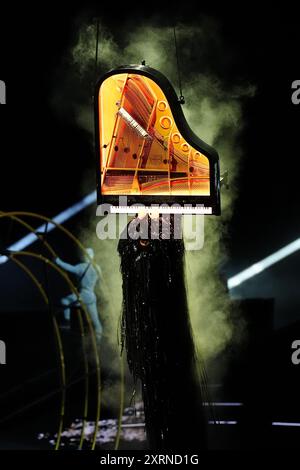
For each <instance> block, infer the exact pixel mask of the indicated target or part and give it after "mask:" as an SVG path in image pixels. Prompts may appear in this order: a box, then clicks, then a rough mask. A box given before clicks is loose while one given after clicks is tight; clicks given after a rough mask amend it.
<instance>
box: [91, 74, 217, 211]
mask: <svg viewBox="0 0 300 470" xmlns="http://www.w3.org/2000/svg"><path fill="white" fill-rule="evenodd" d="M95 123H96V129H95V135H96V153H97V155H96V156H97V178H98V181H97V185H98V186H97V194H98V204H103V203H107V204H110V205H111V212H134V211H135V209H136V207H135V205H137V204H143V205H144V206H146V208H148V209H150V207H151V206H153V205H161V204H163V205H164V206H163V207H160V209H159V212H162V213H163V212H167V213H176V212H179V213H183V214H184V213H198V214H199V213H200V214H215V215H219V214H220V173H219V157H218V153H217V152H216V150H214V149H213V148H212V147H210V146H209V145H208V144H206V143H205V142H203V141H202V140H201V139H200V138H199V137H197V136H196V135H195V134H194V132H193V131H192V130H191V129H190V127H189V126H188V124H187V122H186V120H185V117H184V115H183V112H182V109H181V105H180V103H179V101H178V98H177V95H176V93H175V91H174V89H173V87H172V85H171V84H170V82H169V81H168V80H167V79H166V77H165V76H164V75H162V74H161V73H160V72H158V71H157V70H154V69H152V68H150V67H148V66H144V65H129V66H124V67H119V68H117V69H114V70H111V71H109V72H108V73H106V74H105V75H103V76H102V77H101V78H100V80H99V81H98V83H97V85H96V93H95ZM120 196H122V198H121V199H120ZM120 200H121V201H122V202H120ZM124 201H126V203H124ZM132 206H133V207H132Z"/></svg>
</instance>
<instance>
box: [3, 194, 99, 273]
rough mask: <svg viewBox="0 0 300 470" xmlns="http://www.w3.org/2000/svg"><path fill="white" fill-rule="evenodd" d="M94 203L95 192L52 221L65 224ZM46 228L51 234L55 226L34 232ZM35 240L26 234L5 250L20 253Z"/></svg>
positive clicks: (51, 225) (36, 238)
mask: <svg viewBox="0 0 300 470" xmlns="http://www.w3.org/2000/svg"><path fill="white" fill-rule="evenodd" d="M95 202H96V191H93V192H91V193H90V194H88V195H87V196H85V197H84V198H83V199H81V201H79V202H77V203H76V204H73V205H72V206H71V207H69V208H68V209H65V210H64V211H62V212H60V213H59V214H58V215H56V216H55V217H53V219H52V220H53V221H54V222H56V223H57V224H63V223H64V222H67V221H68V220H69V219H71V218H72V217H74V215H76V214H78V213H79V212H81V211H82V210H83V209H85V208H86V207H88V206H90V205H91V204H94V203H95ZM46 228H47V233H48V232H51V231H52V230H53V229H55V228H56V226H55V225H54V224H52V223H49V224H43V225H40V226H39V227H38V228H37V229H36V232H39V233H43V232H45V231H46ZM37 240H38V236H37V235H35V234H34V233H28V234H27V235H25V237H23V238H21V239H20V240H18V241H17V242H15V243H13V244H12V245H10V246H9V247H8V248H7V249H8V250H9V251H21V250H24V248H27V247H28V246H29V245H31V244H32V243H34V242H35V241H37ZM8 259H9V258H8V257H7V256H0V264H3V263H5V262H6V261H7V260H8Z"/></svg>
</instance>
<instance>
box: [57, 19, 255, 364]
mask: <svg viewBox="0 0 300 470" xmlns="http://www.w3.org/2000/svg"><path fill="white" fill-rule="evenodd" d="M176 30H177V41H178V46H179V52H180V68H181V75H182V84H183V94H184V96H185V101H186V104H185V105H184V106H183V111H184V114H185V117H186V119H187V122H188V123H189V125H190V127H191V128H192V129H193V131H194V132H195V133H196V134H197V135H199V137H201V138H202V139H203V140H205V141H206V142H207V143H209V144H210V145H212V146H214V147H215V148H216V149H217V150H218V152H219V155H220V164H221V173H222V172H224V171H225V170H228V172H229V182H230V187H229V189H228V190H226V189H224V190H223V191H222V215H221V217H210V216H206V217H205V242H204V248H203V249H202V250H200V251H191V252H187V254H186V277H187V290H188V300H189V308H190V315H191V322H192V327H193V331H194V336H195V339H196V343H197V346H198V347H199V349H200V350H201V352H202V355H203V356H204V358H205V359H210V358H212V357H214V356H215V355H216V354H217V353H219V352H221V351H222V350H223V349H224V348H225V346H226V345H227V344H228V343H229V342H230V341H231V340H232V338H233V331H234V329H235V328H236V325H233V323H232V321H231V319H230V309H231V303H230V299H229V296H228V293H227V291H226V286H225V283H224V281H223V280H222V278H221V277H220V269H221V268H222V265H223V264H224V262H225V261H226V256H227V255H226V235H227V227H228V225H229V222H230V218H231V216H232V212H233V210H234V201H235V199H236V197H237V196H238V172H239V166H240V161H241V157H242V151H241V149H240V147H239V135H240V133H241V131H242V128H243V124H244V122H243V105H244V103H245V102H246V101H247V99H249V98H250V97H251V96H253V94H254V93H255V89H254V87H253V86H252V85H250V84H248V83H242V84H241V82H240V79H239V80H238V79H237V82H236V83H232V82H231V83H229V84H228V80H227V78H226V77H225V76H223V75H222V67H224V69H225V68H226V67H225V66H226V57H227V56H228V57H231V56H232V51H229V50H228V49H226V41H225V40H224V38H223V37H222V34H221V33H220V28H219V25H218V23H216V22H214V21H213V20H211V19H207V18H203V21H202V22H201V24H200V25H199V26H189V25H186V24H185V25H183V24H178V25H177V28H176ZM120 37H121V39H120ZM95 38H96V25H95V24H84V25H82V27H81V29H80V30H79V31H78V35H77V39H76V43H75V44H74V47H73V48H72V50H71V51H70V53H69V55H68V67H69V71H70V72H71V74H72V79H71V81H72V83H73V87H74V90H75V92H74V93H73V96H72V100H70V101H71V103H70V106H71V107H72V111H73V115H74V114H75V116H76V119H77V123H78V124H79V125H80V126H81V127H83V128H84V129H86V130H87V131H88V132H89V133H90V135H91V137H92V136H93V120H94V116H93V107H92V105H91V99H90V96H91V95H90V94H91V89H88V87H87V86H86V84H88V83H91V84H92V83H93V82H94V81H95ZM116 38H118V39H116ZM142 60H146V63H147V65H150V66H151V67H153V68H157V69H159V70H160V71H161V72H162V73H163V74H165V75H166V76H167V77H168V79H169V80H170V81H171V83H172V84H173V86H174V87H175V89H177V91H178V93H179V90H178V88H177V84H178V75H177V63H176V57H175V50H174V36H173V28H170V27H158V26H155V25H154V24H150V23H148V24H143V25H142V26H138V27H136V28H135V29H131V30H130V31H129V32H127V31H124V32H123V34H121V33H120V31H119V32H118V34H114V31H109V30H108V29H107V28H106V27H105V25H103V24H102V25H101V24H100V32H99V52H98V62H99V63H98V68H97V75H98V76H100V75H101V73H103V72H105V71H107V70H109V69H110V68H112V67H116V66H120V65H122V64H134V63H135V64H137V63H141V61H142ZM231 60H232V59H231ZM62 88H63V85H62V87H61V90H62ZM83 88H84V89H85V91H84V92H83V91H82V89H83ZM77 90H78V93H77ZM56 102H57V99H54V101H53V103H54V104H55V103H56ZM91 143H92V144H93V139H92V138H91ZM83 184H85V182H84V181H83ZM90 189H93V188H90ZM97 222H98V220H96V217H95V216H93V217H92V220H91V222H90V227H89V230H85V231H84V232H83V233H81V234H80V236H81V240H82V241H83V243H84V244H85V245H86V246H92V247H93V248H94V249H95V252H96V253H97V260H98V261H99V264H100V265H101V268H102V271H103V275H104V279H105V288H106V289H105V290H106V292H107V293H108V295H109V298H110V308H109V309H108V310H107V312H106V311H102V312H101V316H102V317H103V318H104V320H105V325H106V328H107V330H106V332H107V334H108V337H109V339H110V341H111V344H116V331H117V326H118V319H119V315H120V311H121V300H122V294H121V277H120V273H119V259H118V255H117V241H115V240H106V241H100V240H98V239H97V238H96V224H97ZM106 295H107V294H106ZM235 336H236V335H235Z"/></svg>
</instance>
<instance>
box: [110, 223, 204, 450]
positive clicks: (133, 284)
mask: <svg viewBox="0 0 300 470" xmlns="http://www.w3.org/2000/svg"><path fill="white" fill-rule="evenodd" d="M146 217H147V218H148V226H149V227H151V219H150V217H149V216H146ZM168 217H169V219H168V218H167V217H165V216H160V217H159V224H156V230H157V233H156V234H153V229H152V232H151V234H150V232H149V233H148V234H147V235H148V236H147V237H145V236H144V235H142V238H138V239H133V238H131V237H130V233H129V232H130V223H131V222H130V223H129V224H128V225H127V228H126V229H125V232H124V233H123V234H122V236H121V238H120V241H119V245H118V251H119V254H120V256H121V272H122V278H123V316H122V328H121V331H122V338H121V339H122V346H123V345H125V346H126V350H127V361H128V365H129V369H130V371H131V373H132V374H133V376H134V379H135V380H136V379H140V380H141V384H142V396H143V401H144V411H145V423H146V432H147V438H148V441H149V445H150V448H151V449H160V450H172V451H176V450H182V451H184V450H185V451H187V450H189V451H191V450H200V449H204V448H205V447H206V426H205V417H204V409H203V406H202V405H203V399H202V393H201V387H200V382H199V380H198V376H197V374H196V359H195V350H194V343H193V338H192V332H191V327H190V321H189V315H188V308H187V299H186V290H185V280H184V244H183V240H182V239H176V238H175V237H174V220H173V217H174V216H168ZM135 223H136V226H137V227H138V226H139V223H140V225H141V224H142V220H140V221H139V219H138V218H136V219H135ZM166 224H169V229H170V234H171V239H164V238H163V237H164V229H163V228H164V227H166ZM152 227H153V222H152ZM150 235H151V236H152V238H153V235H154V238H156V239H151V238H150Z"/></svg>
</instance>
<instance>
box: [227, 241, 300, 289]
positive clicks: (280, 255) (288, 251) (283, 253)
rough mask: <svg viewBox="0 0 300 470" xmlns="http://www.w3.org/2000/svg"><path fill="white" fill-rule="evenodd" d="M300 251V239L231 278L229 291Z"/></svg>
mask: <svg viewBox="0 0 300 470" xmlns="http://www.w3.org/2000/svg"><path fill="white" fill-rule="evenodd" d="M298 250H300V238H297V240H295V241H293V242H292V243H289V244H288V245H286V246H284V247H283V248H281V249H280V250H278V251H275V253H273V254H272V255H269V256H267V257H266V258H264V259H262V260H261V261H259V262H257V263H255V264H253V265H252V266H250V267H249V268H247V269H244V271H241V272H240V273H239V274H236V275H235V276H233V277H231V278H229V279H228V281H227V286H228V289H233V288H234V287H237V286H239V285H241V284H242V283H243V282H245V281H247V280H248V279H251V278H252V277H254V276H256V275H257V274H259V273H261V272H263V271H264V270H265V269H267V268H269V267H270V266H272V265H273V264H275V263H278V262H279V261H281V260H282V259H284V258H286V257H287V256H290V255H292V254H293V253H295V252H296V251H298Z"/></svg>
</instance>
